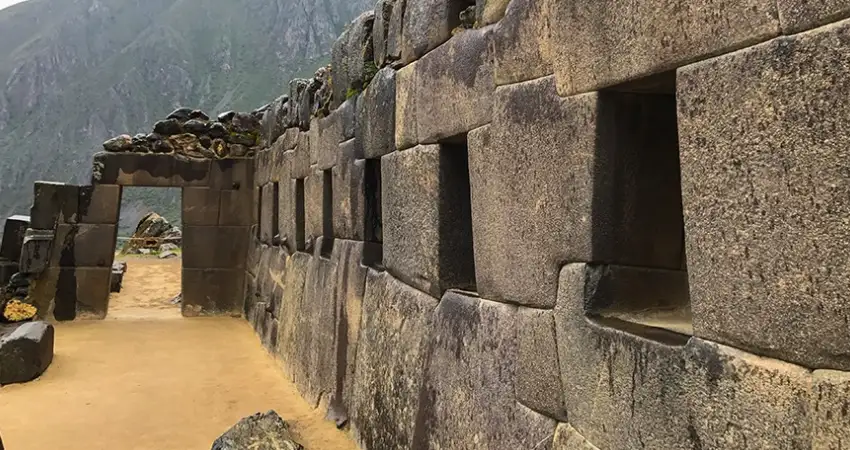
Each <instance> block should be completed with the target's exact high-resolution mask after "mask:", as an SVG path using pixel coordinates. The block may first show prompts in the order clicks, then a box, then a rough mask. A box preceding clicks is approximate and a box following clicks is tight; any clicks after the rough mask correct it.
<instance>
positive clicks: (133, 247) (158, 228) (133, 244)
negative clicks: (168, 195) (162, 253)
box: [121, 212, 183, 255]
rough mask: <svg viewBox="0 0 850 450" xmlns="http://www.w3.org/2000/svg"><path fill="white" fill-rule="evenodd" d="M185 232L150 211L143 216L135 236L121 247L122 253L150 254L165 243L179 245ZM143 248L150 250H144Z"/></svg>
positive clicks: (134, 233)
mask: <svg viewBox="0 0 850 450" xmlns="http://www.w3.org/2000/svg"><path fill="white" fill-rule="evenodd" d="M182 239H183V234H182V232H181V231H180V229H179V228H177V227H175V226H174V225H172V224H171V223H169V222H168V220H166V219H165V218H164V217H162V216H160V215H159V214H157V213H153V212H152V213H149V214H147V215H146V216H144V217H142V220H140V221H139V224H138V225H137V226H136V231H135V232H133V236H132V237H131V239H130V240H129V241H127V243H126V244H124V248H122V249H121V253H123V254H125V255H127V254H150V253H151V252H152V251H159V250H161V246H162V245H164V244H174V245H177V246H179V245H180V244H181V242H182ZM142 250H148V251H147V252H144V251H142Z"/></svg>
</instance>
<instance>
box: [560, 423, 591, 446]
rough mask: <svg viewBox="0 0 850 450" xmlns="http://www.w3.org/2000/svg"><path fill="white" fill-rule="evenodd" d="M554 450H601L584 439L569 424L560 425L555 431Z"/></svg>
mask: <svg viewBox="0 0 850 450" xmlns="http://www.w3.org/2000/svg"><path fill="white" fill-rule="evenodd" d="M552 450H599V449H598V448H596V446H595V445H593V444H592V443H590V441H588V440H587V439H585V438H584V436H582V435H581V434H579V432H578V431H576V429H575V428H573V427H572V425H570V424H568V423H560V424H558V428H556V429H555V438H554V439H553V442H552Z"/></svg>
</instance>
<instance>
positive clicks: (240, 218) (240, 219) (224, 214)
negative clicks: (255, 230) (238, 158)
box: [183, 187, 254, 226]
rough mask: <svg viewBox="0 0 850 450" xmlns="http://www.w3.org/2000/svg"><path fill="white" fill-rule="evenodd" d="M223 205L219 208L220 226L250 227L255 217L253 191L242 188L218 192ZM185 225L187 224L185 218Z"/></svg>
mask: <svg viewBox="0 0 850 450" xmlns="http://www.w3.org/2000/svg"><path fill="white" fill-rule="evenodd" d="M218 192H219V197H220V199H221V203H220V206H219V216H218V224H219V225H224V226H237V225H241V226H250V225H251V222H252V215H253V213H254V212H253V206H254V205H253V198H252V192H251V189H249V188H247V187H242V188H241V189H239V190H231V189H228V190H223V191H218ZM183 223H186V220H185V218H184V219H183Z"/></svg>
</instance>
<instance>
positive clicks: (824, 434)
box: [810, 370, 850, 450]
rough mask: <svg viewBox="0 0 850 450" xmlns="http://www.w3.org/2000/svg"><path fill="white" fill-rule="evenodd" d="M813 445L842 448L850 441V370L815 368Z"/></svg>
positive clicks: (828, 449)
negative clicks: (849, 402)
mask: <svg viewBox="0 0 850 450" xmlns="http://www.w3.org/2000/svg"><path fill="white" fill-rule="evenodd" d="M811 397H812V404H811V406H810V411H811V419H812V425H813V431H812V448H813V449H815V450H842V449H844V448H847V443H848V442H850V411H848V398H850V373H847V372H839V371H835V370H816V371H814V373H813V375H812V394H811Z"/></svg>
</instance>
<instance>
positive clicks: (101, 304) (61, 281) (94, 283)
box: [55, 263, 112, 319]
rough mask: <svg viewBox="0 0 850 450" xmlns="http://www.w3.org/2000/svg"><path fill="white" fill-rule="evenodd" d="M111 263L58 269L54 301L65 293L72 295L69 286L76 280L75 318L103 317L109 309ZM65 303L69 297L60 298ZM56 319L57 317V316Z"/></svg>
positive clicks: (67, 302)
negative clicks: (102, 265)
mask: <svg viewBox="0 0 850 450" xmlns="http://www.w3.org/2000/svg"><path fill="white" fill-rule="evenodd" d="M111 266H112V264H111V263H110V266H109V267H77V268H75V269H69V268H61V269H59V278H58V280H57V286H56V300H55V301H56V303H57V305H58V304H59V303H60V299H61V298H62V297H64V296H66V295H69V294H71V295H73V292H71V288H72V287H73V283H74V282H76V296H75V297H76V302H75V303H76V306H75V308H76V318H78V319H79V318H83V319H104V318H106V313H107V311H108V309H109V291H110V287H111V286H110V284H111V283H110V279H111V277H112V267H111ZM61 301H62V302H65V303H66V304H69V303H71V299H68V300H61ZM57 319H58V317H57Z"/></svg>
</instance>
